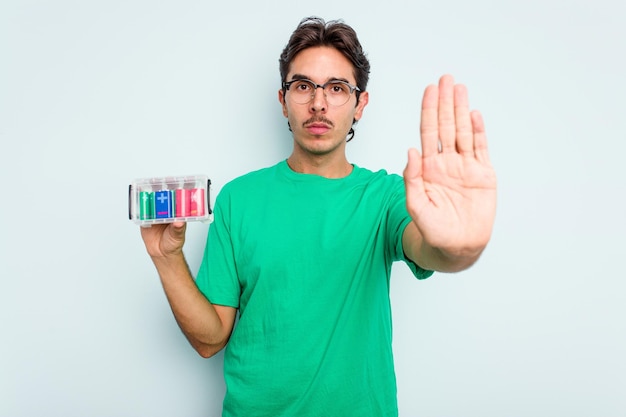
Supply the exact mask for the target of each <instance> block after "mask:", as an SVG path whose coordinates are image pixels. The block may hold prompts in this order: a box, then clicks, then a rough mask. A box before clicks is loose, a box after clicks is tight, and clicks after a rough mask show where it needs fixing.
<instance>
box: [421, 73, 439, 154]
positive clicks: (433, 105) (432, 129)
mask: <svg viewBox="0 0 626 417" xmlns="http://www.w3.org/2000/svg"><path fill="white" fill-rule="evenodd" d="M438 102H439V88H438V87H437V86H436V85H429V86H428V87H426V90H424V98H423V99H422V119H421V124H420V135H421V137H422V153H423V154H424V158H426V157H428V156H431V155H435V154H437V153H439V132H438V126H439V122H438V117H437V105H438Z"/></svg>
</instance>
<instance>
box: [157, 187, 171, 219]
mask: <svg viewBox="0 0 626 417" xmlns="http://www.w3.org/2000/svg"><path fill="white" fill-rule="evenodd" d="M172 207H173V202H172V192H171V191H170V190H160V191H155V192H154V213H155V218H157V219H168V218H170V217H172Z"/></svg>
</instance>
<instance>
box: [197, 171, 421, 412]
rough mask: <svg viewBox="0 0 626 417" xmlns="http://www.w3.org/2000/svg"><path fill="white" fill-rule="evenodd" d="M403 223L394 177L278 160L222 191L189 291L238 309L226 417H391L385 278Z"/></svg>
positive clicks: (227, 359) (229, 352) (401, 196)
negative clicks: (341, 173) (339, 172)
mask: <svg viewBox="0 0 626 417" xmlns="http://www.w3.org/2000/svg"><path fill="white" fill-rule="evenodd" d="M410 221H411V219H410V217H409V215H408V214H407V211H406V206H405V193H404V185H403V182H402V178H401V177H400V176H398V175H389V174H387V173H386V172H385V171H379V172H376V173H374V172H371V171H369V170H366V169H363V168H359V167H357V166H354V169H353V171H352V173H351V174H350V175H348V176H347V177H345V178H340V179H328V178H324V177H320V176H317V175H308V174H299V173H296V172H293V171H292V170H291V169H290V168H289V166H288V165H287V163H286V161H282V162H280V163H278V164H277V165H275V166H273V167H270V168H266V169H262V170H259V171H255V172H252V173H250V174H247V175H245V176H243V177H240V178H238V179H235V180H234V181H232V182H230V183H228V184H226V185H225V186H224V187H223V189H222V191H221V192H220V194H219V196H218V198H217V200H216V204H215V221H214V222H213V224H212V225H211V227H210V229H209V236H208V241H207V246H206V250H205V254H204V259H203V261H202V265H201V267H200V270H199V272H198V277H197V280H196V282H197V285H198V287H199V288H200V290H201V291H202V292H203V293H204V294H205V296H206V297H207V298H208V299H209V300H210V301H211V302H212V303H214V304H219V305H226V306H231V307H236V308H239V313H240V316H239V320H238V322H237V324H236V326H235V329H234V330H233V334H232V336H231V339H230V341H229V342H228V344H227V346H226V350H225V356H224V377H225V381H226V388H227V391H226V396H225V399H224V411H223V413H224V414H223V415H224V416H237V417H239V416H245V417H254V416H268V417H270V416H271V417H279V416H290V417H291V416H297V417H306V416H315V417H318V416H341V417H349V416H359V417H364V416H377V417H381V416H396V415H397V413H398V410H397V400H396V381H395V373H394V367H393V357H392V348H391V334H392V326H391V306H390V301H389V276H390V273H391V265H392V263H393V262H394V261H397V260H404V261H406V262H407V264H408V265H409V267H410V268H411V270H412V271H413V273H414V274H415V276H416V277H417V278H420V279H422V278H427V277H429V276H430V275H431V274H432V272H431V271H425V270H423V269H421V268H420V267H418V266H417V265H415V264H414V263H413V262H411V261H410V260H408V259H406V258H405V257H404V254H403V251H402V233H403V231H404V228H405V227H406V225H407V224H408V223H409V222H410Z"/></svg>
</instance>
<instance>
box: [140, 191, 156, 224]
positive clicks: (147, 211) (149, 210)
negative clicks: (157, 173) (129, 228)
mask: <svg viewBox="0 0 626 417" xmlns="http://www.w3.org/2000/svg"><path fill="white" fill-rule="evenodd" d="M139 219H140V220H150V219H154V193H153V192H150V191H140V192H139Z"/></svg>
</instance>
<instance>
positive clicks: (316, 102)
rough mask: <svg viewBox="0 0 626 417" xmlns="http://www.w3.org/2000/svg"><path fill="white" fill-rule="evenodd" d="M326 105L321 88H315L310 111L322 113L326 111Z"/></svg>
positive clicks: (324, 94) (324, 95)
mask: <svg viewBox="0 0 626 417" xmlns="http://www.w3.org/2000/svg"><path fill="white" fill-rule="evenodd" d="M327 106H328V103H326V93H325V91H324V89H323V88H321V86H319V85H318V86H317V87H316V88H315V91H314V92H313V100H311V111H313V112H315V113H317V112H324V111H326V107H327Z"/></svg>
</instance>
